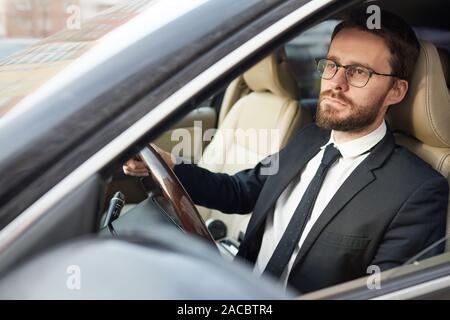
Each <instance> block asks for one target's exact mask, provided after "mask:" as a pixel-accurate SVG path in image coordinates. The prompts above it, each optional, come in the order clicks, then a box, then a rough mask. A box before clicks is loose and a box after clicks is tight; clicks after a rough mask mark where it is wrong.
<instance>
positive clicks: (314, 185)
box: [264, 144, 341, 278]
mask: <svg viewBox="0 0 450 320" xmlns="http://www.w3.org/2000/svg"><path fill="white" fill-rule="evenodd" d="M340 156H341V154H340V153H339V150H337V149H336V148H335V147H334V145H333V144H329V145H328V146H327V147H326V148H325V152H324V154H323V157H322V162H321V163H320V166H319V169H317V172H316V174H315V176H314V178H313V179H312V180H311V182H310V184H309V185H308V188H307V189H306V191H305V193H304V195H303V197H302V199H301V201H300V203H299V205H298V206H297V209H295V212H294V214H293V215H292V218H291V220H290V221H289V224H288V226H287V228H286V231H285V232H284V234H283V236H282V237H281V240H280V242H279V243H278V245H277V247H276V248H275V251H274V253H273V255H272V257H271V258H270V260H269V262H268V263H267V266H266V269H265V270H264V273H265V274H267V273H271V274H272V275H274V276H276V277H277V278H279V277H280V276H281V274H282V273H283V271H284V269H285V268H286V266H287V264H288V263H289V260H290V258H291V256H292V253H293V252H294V249H295V247H296V245H297V243H298V242H299V240H300V236H301V235H302V233H303V229H304V228H305V225H306V222H308V220H309V217H310V215H311V212H312V209H313V207H314V203H315V201H316V198H317V195H318V194H319V190H320V187H321V185H322V183H323V180H324V179H325V176H326V174H327V171H328V169H329V168H330V166H331V165H332V164H333V163H334V162H335V161H336V160H337V159H338V158H339V157H340Z"/></svg>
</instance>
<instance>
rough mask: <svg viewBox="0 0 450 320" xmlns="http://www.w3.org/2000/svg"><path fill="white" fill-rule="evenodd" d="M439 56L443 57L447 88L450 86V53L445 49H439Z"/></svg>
mask: <svg viewBox="0 0 450 320" xmlns="http://www.w3.org/2000/svg"><path fill="white" fill-rule="evenodd" d="M437 51H438V53H439V58H440V59H441V64H442V71H444V77H445V82H446V83H447V88H450V54H449V53H448V52H447V51H445V50H444V49H440V48H438V49H437Z"/></svg>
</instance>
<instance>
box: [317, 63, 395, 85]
mask: <svg viewBox="0 0 450 320" xmlns="http://www.w3.org/2000/svg"><path fill="white" fill-rule="evenodd" d="M315 60H316V65H317V68H318V67H319V63H320V62H321V61H323V60H325V61H331V62H333V63H334V64H335V65H336V70H335V72H334V74H333V75H332V76H331V77H326V78H325V77H323V76H322V75H320V72H319V70H318V69H317V72H319V75H320V78H322V79H325V80H331V79H333V77H334V76H335V75H336V73H337V72H338V71H339V69H340V68H344V69H345V79H346V80H347V82H348V84H349V85H351V86H353V87H356V88H363V87H365V86H366V85H367V84H368V83H369V80H370V78H372V76H373V75H374V74H377V75H379V76H385V77H395V78H399V79H400V77H399V76H397V75H395V74H387V73H380V72H376V71H375V70H372V69H370V68H367V67H365V66H362V65H360V64H347V65H342V64H339V63H337V62H336V61H334V60H331V59H327V58H319V59H315ZM349 67H359V68H364V69H365V70H367V73H368V74H369V77H368V78H367V81H366V83H365V84H364V85H362V86H355V85H354V84H352V83H351V82H350V81H349V80H348V78H347V70H348V68H349ZM322 74H323V73H322Z"/></svg>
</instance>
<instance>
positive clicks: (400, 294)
mask: <svg viewBox="0 0 450 320" xmlns="http://www.w3.org/2000/svg"><path fill="white" fill-rule="evenodd" d="M448 287H450V276H445V277H443V278H439V279H435V280H432V281H428V282H425V283H421V284H418V285H415V286H412V287H409V288H406V289H401V290H398V291H396V292H392V293H388V294H385V295H382V296H379V297H376V298H373V299H372V300H408V299H413V298H416V297H419V296H423V295H425V294H427V293H432V292H435V291H438V290H441V289H445V288H448Z"/></svg>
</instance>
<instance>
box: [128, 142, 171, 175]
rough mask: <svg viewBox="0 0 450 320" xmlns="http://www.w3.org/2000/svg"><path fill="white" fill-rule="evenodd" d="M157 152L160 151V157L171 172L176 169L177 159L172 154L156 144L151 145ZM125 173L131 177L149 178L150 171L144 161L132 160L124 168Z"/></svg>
mask: <svg viewBox="0 0 450 320" xmlns="http://www.w3.org/2000/svg"><path fill="white" fill-rule="evenodd" d="M150 145H151V146H152V147H153V148H154V149H155V150H156V151H158V153H159V155H160V156H161V157H162V158H163V159H164V162H165V163H166V164H167V165H168V166H169V168H170V169H171V170H173V168H174V167H175V164H176V161H177V159H176V157H175V156H174V155H172V154H171V153H169V152H167V151H164V150H163V149H161V148H159V147H158V146H156V145H155V144H153V143H151V144H150ZM122 169H123V172H124V173H125V174H126V175H129V176H135V177H148V176H149V169H148V167H147V166H146V165H145V163H144V162H143V161H142V160H137V159H130V160H128V161H127V162H126V163H125V164H124V165H123V167H122Z"/></svg>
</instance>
